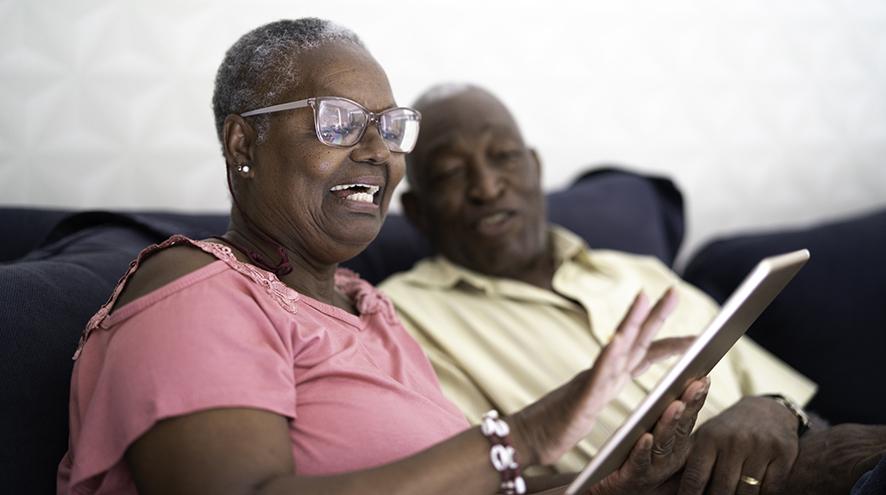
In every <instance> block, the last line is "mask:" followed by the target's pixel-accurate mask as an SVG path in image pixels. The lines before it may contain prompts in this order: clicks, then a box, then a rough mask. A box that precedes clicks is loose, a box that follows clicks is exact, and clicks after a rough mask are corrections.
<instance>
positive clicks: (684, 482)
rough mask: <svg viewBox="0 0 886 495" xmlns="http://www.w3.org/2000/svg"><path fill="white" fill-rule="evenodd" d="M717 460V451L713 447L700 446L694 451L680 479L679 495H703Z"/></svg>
mask: <svg viewBox="0 0 886 495" xmlns="http://www.w3.org/2000/svg"><path fill="white" fill-rule="evenodd" d="M716 460H717V451H716V449H714V448H713V447H707V446H698V445H696V448H694V449H693V450H692V453H691V454H690V455H689V459H688V460H687V461H686V467H685V468H684V469H683V476H682V477H681V478H680V491H679V492H677V493H678V494H679V495H702V494H703V493H704V489H705V487H706V486H707V485H708V480H709V479H710V477H711V469H713V467H714V462H716Z"/></svg>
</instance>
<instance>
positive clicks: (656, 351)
mask: <svg viewBox="0 0 886 495" xmlns="http://www.w3.org/2000/svg"><path fill="white" fill-rule="evenodd" d="M693 342H695V337H668V338H664V339H659V340H656V341H655V342H653V343H652V344H651V345H650V346H649V349H647V350H646V355H645V356H644V357H643V359H641V360H640V363H639V364H637V365H636V366H635V367H634V368H633V369H632V370H631V374H632V375H633V376H639V375H642V374H643V372H645V371H646V370H647V369H648V368H649V366H650V365H651V364H653V363H656V362H658V361H661V360H662V359H665V358H668V357H670V356H674V355H677V354H683V353H684V352H686V349H689V346H691V345H692V343H693Z"/></svg>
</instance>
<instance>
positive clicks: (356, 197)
mask: <svg viewBox="0 0 886 495" xmlns="http://www.w3.org/2000/svg"><path fill="white" fill-rule="evenodd" d="M377 189H378V188H376V190H377ZM347 199H350V200H351V201H360V202H362V203H372V195H371V194H369V193H354V194H351V195H348V197H347Z"/></svg>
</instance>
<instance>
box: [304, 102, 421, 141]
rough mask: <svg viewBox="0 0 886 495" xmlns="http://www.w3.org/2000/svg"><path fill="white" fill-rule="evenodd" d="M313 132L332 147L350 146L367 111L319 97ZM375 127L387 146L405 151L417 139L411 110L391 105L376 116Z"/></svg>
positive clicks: (366, 116) (356, 138) (416, 125)
mask: <svg viewBox="0 0 886 495" xmlns="http://www.w3.org/2000/svg"><path fill="white" fill-rule="evenodd" d="M315 118H316V119H317V133H318V137H319V138H320V140H321V141H323V142H324V143H326V144H330V145H333V146H353V145H354V144H356V143H357V141H358V140H359V139H360V137H362V135H363V131H364V129H365V127H366V125H367V123H368V121H369V114H368V113H367V112H366V110H364V109H363V108H361V107H360V106H358V105H356V104H354V103H352V102H349V101H346V100H339V99H329V100H325V99H324V100H320V101H319V102H318V105H317V108H316V114H315ZM378 120H379V122H378V130H379V133H380V134H381V137H382V139H383V140H384V141H385V144H386V145H387V147H388V149H390V150H391V151H395V152H401V153H408V152H410V151H412V148H413V147H414V146H415V141H416V139H418V129H419V121H418V119H417V118H416V114H415V112H413V111H411V110H408V109H403V108H393V109H391V110H388V111H386V112H383V113H381V114H380V115H379V118H378Z"/></svg>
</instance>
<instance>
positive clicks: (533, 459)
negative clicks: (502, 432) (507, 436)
mask: <svg viewBox="0 0 886 495" xmlns="http://www.w3.org/2000/svg"><path fill="white" fill-rule="evenodd" d="M505 419H506V421H507V422H508V425H510V427H511V444H512V445H513V446H514V450H516V451H517V456H519V458H520V459H521V463H522V464H523V466H532V465H535V464H538V458H539V456H538V448H537V447H536V445H537V444H538V443H537V439H538V434H537V433H535V432H534V430H533V428H532V427H531V424H530V422H529V420H528V418H527V417H526V414H524V413H523V412H522V411H521V412H517V413H514V414H512V415H510V416H508V417H507V418H505Z"/></svg>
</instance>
